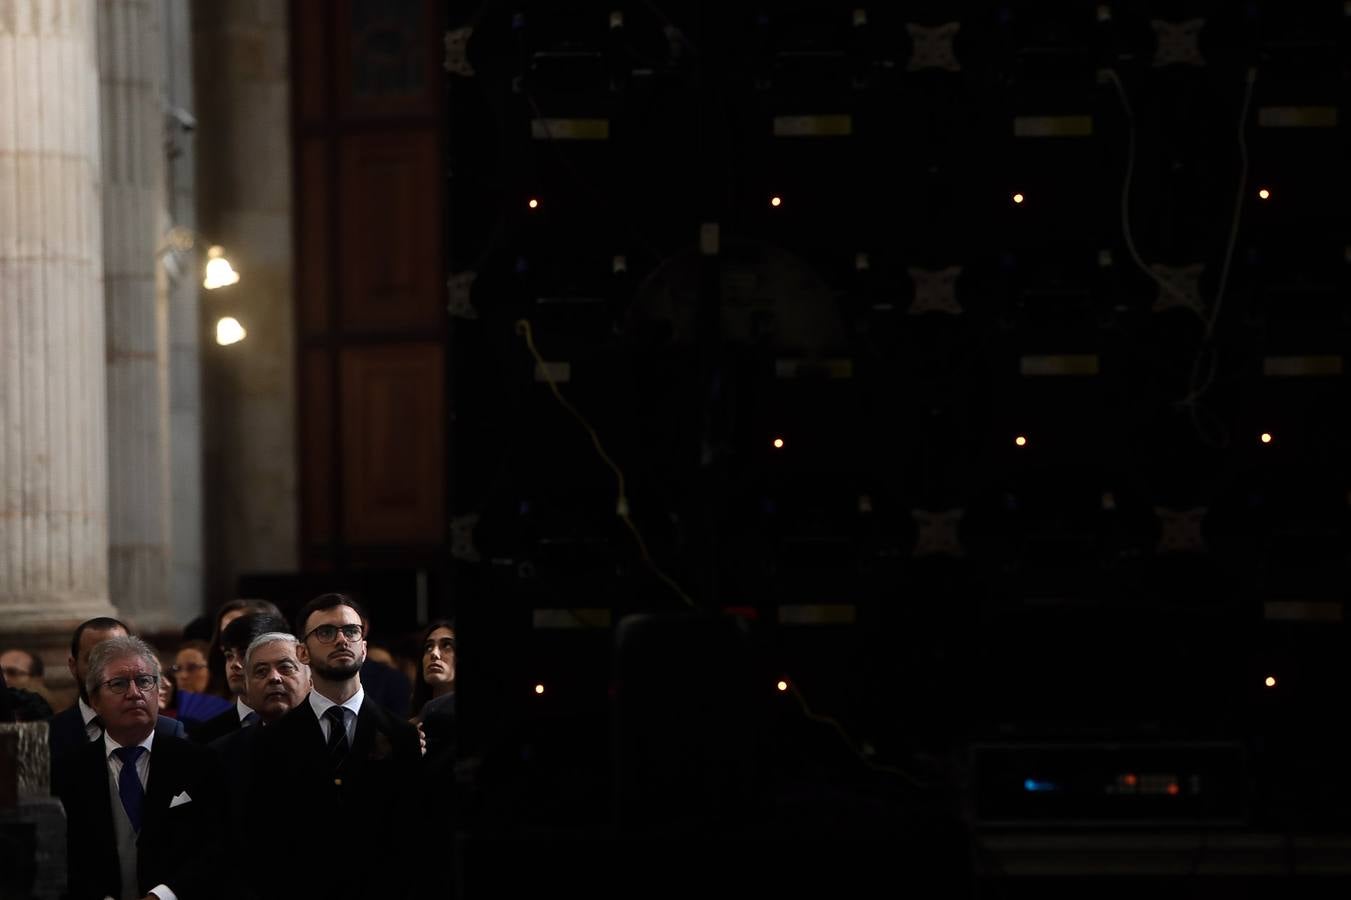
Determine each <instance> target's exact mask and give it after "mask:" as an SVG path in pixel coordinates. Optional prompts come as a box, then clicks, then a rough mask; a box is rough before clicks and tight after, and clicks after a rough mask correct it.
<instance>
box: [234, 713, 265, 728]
mask: <svg viewBox="0 0 1351 900" xmlns="http://www.w3.org/2000/svg"><path fill="white" fill-rule="evenodd" d="M260 718H262V717H261V716H259V715H258V714H257V713H256V712H251V713H249V714H248V715H247V716H245V717H244V720H243V721H242V722H240V723H239V724H240V727H242V728H248V727H249V726H250V725H257V724H258V720H259V719H260Z"/></svg>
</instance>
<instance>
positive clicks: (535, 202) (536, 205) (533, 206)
mask: <svg viewBox="0 0 1351 900" xmlns="http://www.w3.org/2000/svg"><path fill="white" fill-rule="evenodd" d="M526 206H528V207H530V208H531V209H539V201H538V200H536V199H535V198H534V197H531V198H530V202H529V203H527V204H526Z"/></svg>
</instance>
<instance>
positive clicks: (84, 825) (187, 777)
mask: <svg viewBox="0 0 1351 900" xmlns="http://www.w3.org/2000/svg"><path fill="white" fill-rule="evenodd" d="M223 790H224V775H223V774H222V773H221V771H220V762H219V760H218V759H217V758H216V757H215V755H214V754H212V752H211V751H210V750H208V749H207V748H205V747H199V746H197V745H196V744H193V743H191V742H189V741H187V740H184V739H182V738H176V737H170V736H168V735H161V734H156V735H155V742H154V744H153V745H152V746H151V751H150V776H149V778H148V779H147V783H146V789H145V805H144V807H143V812H142V818H141V832H140V834H139V835H138V836H137V839H136V880H137V887H138V889H139V890H140V892H141V894H142V895H144V894H145V893H146V892H147V891H149V890H150V889H151V888H152V887H154V886H155V885H157V884H166V885H168V886H169V887H170V888H171V889H172V890H173V891H174V893H175V894H177V895H178V897H179V900H197V898H204V897H205V898H209V897H216V896H218V895H219V887H220V885H219V884H218V879H217V875H218V873H219V871H220V867H221V866H222V865H223V861H222V858H221V853H222V844H223V841H224V828H223V826H224V813H223V809H222V804H223V802H224V794H223ZM183 793H186V794H187V796H188V797H189V798H191V799H190V801H189V802H186V803H181V804H180V805H178V806H174V807H172V808H171V807H170V804H171V803H172V802H173V798H175V797H177V796H179V795H180V794H183ZM61 802H62V803H63V804H64V805H65V808H66V853H67V856H66V866H67V871H68V878H69V897H70V900H85V898H92V900H99V898H103V897H117V896H120V894H121V874H120V870H119V867H118V860H117V838H116V835H115V833H114V830H113V807H112V804H113V799H112V796H111V793H110V787H109V775H108V760H107V757H106V756H105V755H104V744H103V742H102V741H86V742H85V745H84V746H83V747H81V748H80V749H79V750H78V751H77V752H76V753H75V754H74V756H73V757H72V758H71V760H70V772H69V778H68V780H67V782H66V785H65V789H64V791H63V793H62V795H61Z"/></svg>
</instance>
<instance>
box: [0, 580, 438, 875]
mask: <svg viewBox="0 0 1351 900" xmlns="http://www.w3.org/2000/svg"><path fill="white" fill-rule="evenodd" d="M293 624H294V629H292V628H291V626H290V623H288V622H287V621H286V619H285V618H284V617H283V616H282V614H281V612H280V611H279V610H278V609H277V608H276V607H275V606H274V605H272V604H271V603H267V602H265V601H234V602H232V603H229V604H226V606H224V607H222V609H221V610H219V611H218V614H217V616H216V618H215V622H214V631H213V635H212V637H211V639H210V640H196V639H188V640H185V641H184V642H183V643H182V644H181V645H179V646H178V647H177V648H176V651H175V653H174V655H173V656H172V658H171V660H172V661H170V659H169V658H162V657H161V655H160V653H159V652H158V651H157V650H156V649H155V648H154V647H152V646H151V645H150V644H149V643H147V642H146V641H145V640H143V639H141V638H140V637H137V636H135V635H133V634H132V633H131V630H130V629H129V628H128V627H127V626H126V625H125V624H124V623H122V622H120V621H118V620H117V619H113V618H95V619H90V620H89V621H86V622H83V623H81V624H80V625H79V626H78V627H77V628H76V629H75V631H74V633H73V634H72V635H71V642H70V656H69V659H68V661H67V664H68V666H69V668H70V671H71V674H72V675H73V676H74V678H75V681H76V685H77V688H78V698H77V700H76V702H75V704H74V705H72V706H70V707H69V708H67V709H65V710H63V711H61V712H59V713H56V714H53V712H52V709H51V707H50V705H49V704H48V703H47V702H46V700H45V699H44V696H43V694H42V693H41V692H40V691H39V690H38V688H40V687H41V683H40V680H41V677H42V674H43V672H42V663H41V660H40V659H39V658H38V656H37V654H34V653H30V652H27V651H22V650H11V651H5V652H4V653H3V654H0V668H2V669H3V673H4V679H3V681H2V682H0V720H3V719H19V720H40V719H47V720H48V721H49V729H48V735H49V741H50V749H51V760H52V773H51V774H52V792H53V794H55V795H56V796H58V797H59V798H60V799H61V801H62V804H63V806H64V808H65V812H66V822H67V865H68V896H69V897H70V898H71V900H83V898H94V900H100V898H104V897H117V898H146V897H151V896H153V897H156V898H158V900H174V898H179V900H192V898H196V897H217V896H219V897H225V896H230V897H240V898H249V897H258V898H270V897H283V896H285V897H296V896H310V895H313V894H316V893H321V892H322V893H323V894H324V895H325V896H332V897H339V898H349V897H350V898H357V897H404V896H411V895H413V894H414V893H419V894H421V893H426V892H430V893H432V894H433V895H435V896H443V895H444V894H445V889H444V888H445V884H444V879H445V878H448V877H449V876H448V875H447V874H446V873H445V870H437V869H436V868H432V869H430V870H428V869H426V868H421V869H420V868H418V866H416V865H415V863H416V862H417V861H418V860H425V859H428V858H430V857H429V854H433V853H434V854H435V855H436V856H435V858H438V859H444V858H445V855H446V853H447V852H449V850H450V848H451V847H452V841H451V836H450V835H449V834H448V833H447V832H446V829H447V822H448V821H449V818H448V816H447V811H448V808H449V806H450V804H451V802H452V798H453V782H454V752H455V751H454V744H455V627H454V624H453V623H452V622H450V621H446V620H440V621H436V622H433V623H431V624H430V625H429V626H428V627H427V628H426V629H425V630H424V633H423V641H422V655H421V660H420V664H419V665H418V666H417V667H416V670H415V672H414V673H413V674H414V677H413V679H412V682H411V684H410V681H409V679H408V678H406V677H404V676H403V675H402V674H401V673H399V672H398V671H397V670H396V669H394V668H392V667H391V666H389V665H387V664H385V663H381V662H376V661H374V660H372V659H371V658H370V655H371V654H370V653H369V647H368V642H367V638H368V635H369V630H370V620H369V619H368V617H367V615H366V613H365V611H364V610H363V609H362V607H361V605H360V604H359V603H358V602H357V601H356V600H355V599H353V598H352V597H349V596H347V595H344V594H323V595H320V596H318V597H315V598H314V599H312V600H310V601H309V602H308V603H306V604H305V605H304V606H303V607H302V608H301V610H300V612H299V613H298V614H297V616H296V618H295V620H294V623H293ZM247 835H256V836H257V837H259V838H260V840H258V841H256V842H255V841H253V840H248V841H245V840H244V836H247ZM348 836H351V837H359V839H360V844H361V848H362V851H363V852H362V854H361V856H360V857H348V856H344V855H343V851H342V847H343V845H344V841H345V840H346V838H347V837H348ZM269 837H270V838H271V839H270V840H269ZM335 851H336V853H335ZM320 885H322V888H321V887H320Z"/></svg>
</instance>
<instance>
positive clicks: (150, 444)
mask: <svg viewBox="0 0 1351 900" xmlns="http://www.w3.org/2000/svg"><path fill="white" fill-rule="evenodd" d="M159 23H160V6H159V2H158V0H100V2H99V4H98V39H99V53H98V59H99V81H100V85H99V87H100V90H99V93H100V99H101V104H102V106H101V108H102V111H103V118H102V132H103V270H104V276H103V277H104V302H105V308H106V311H107V322H108V326H107V350H108V588H109V593H110V595H111V597H112V601H113V604H114V605H115V606H116V607H117V608H118V609H119V610H120V611H121V612H122V614H123V615H124V616H125V617H127V618H128V620H129V624H131V625H132V627H133V628H136V629H137V630H140V631H158V630H162V629H166V628H172V627H173V626H174V625H175V621H174V615H173V611H172V609H171V607H170V602H169V471H170V469H169V390H168V388H169V385H168V365H169V353H168V319H167V312H168V293H167V285H166V284H164V283H163V282H161V284H159V285H157V284H156V277H155V273H156V269H157V255H158V253H157V249H158V247H159V244H160V241H161V236H162V235H163V233H164V230H165V225H166V223H165V222H164V221H163V217H164V207H165V183H164V103H163V100H162V97H161V94H160V75H159V59H160V55H161V54H162V53H163V50H164V47H163V42H162V35H161V33H160V27H159ZM177 624H179V625H181V623H177Z"/></svg>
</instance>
